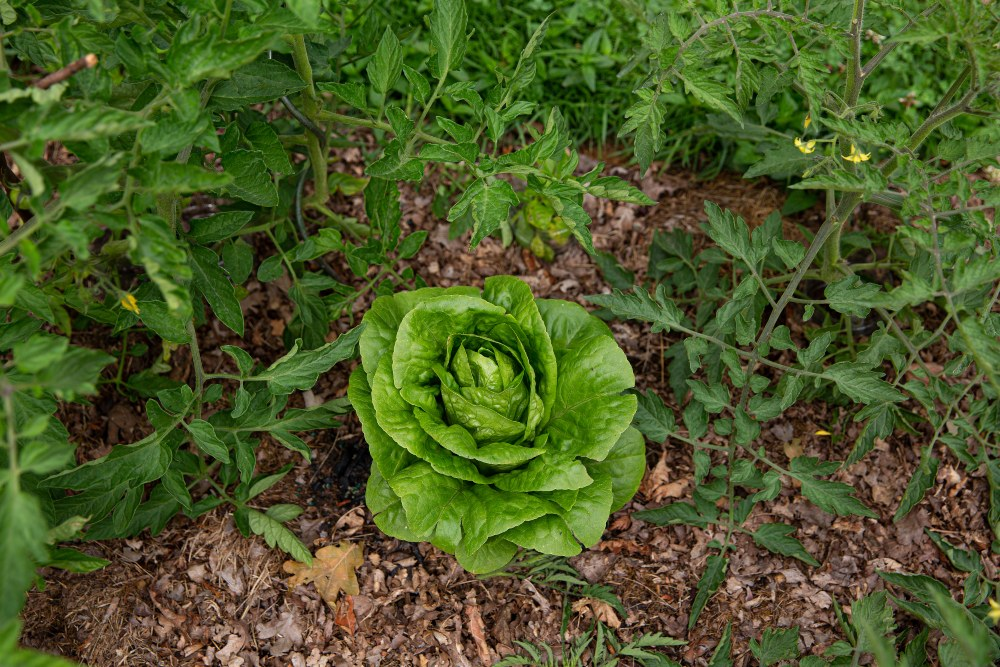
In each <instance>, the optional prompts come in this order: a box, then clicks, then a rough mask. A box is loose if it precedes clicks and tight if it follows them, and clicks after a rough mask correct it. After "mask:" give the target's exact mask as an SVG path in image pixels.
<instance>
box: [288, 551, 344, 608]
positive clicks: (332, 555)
mask: <svg viewBox="0 0 1000 667" xmlns="http://www.w3.org/2000/svg"><path fill="white" fill-rule="evenodd" d="M363 562H364V558H363V556H362V553H361V547H360V546H359V545H357V544H350V543H348V542H340V543H338V544H331V545H330V546H326V547H323V548H322V549H320V550H319V551H317V552H316V554H315V555H314V556H313V564H312V565H305V564H303V563H299V562H298V561H294V560H289V561H285V564H284V565H283V566H282V569H284V570H285V572H288V573H289V574H291V575H293V576H292V577H291V578H290V579H289V580H288V587H289V588H294V587H296V586H301V585H303V584H308V583H310V582H312V583H315V584H316V590H317V591H318V592H319V594H320V597H322V598H323V600H324V601H326V603H327V604H328V605H330V608H331V609H336V604H337V594H338V593H340V591H344V593H345V594H347V595H357V594H358V592H359V589H358V577H357V573H356V570H357V569H358V568H359V567H361V564H362V563H363Z"/></svg>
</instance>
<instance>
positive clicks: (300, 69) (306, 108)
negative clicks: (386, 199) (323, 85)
mask: <svg viewBox="0 0 1000 667" xmlns="http://www.w3.org/2000/svg"><path fill="white" fill-rule="evenodd" d="M290 41H291V44H292V61H293V62H294V64H295V71H296V72H297V73H298V75H299V76H300V77H302V80H303V81H305V82H306V87H305V89H304V90H303V91H302V96H301V97H302V113H303V114H305V116H306V117H307V118H309V120H311V121H313V122H314V123H315V122H316V120H317V118H318V117H317V112H318V111H319V98H318V97H317V96H316V86H315V84H314V83H313V71H312V64H310V62H309V52H308V51H307V50H306V38H305V36H304V35H293V36H292V37H291V40H290ZM306 148H307V149H308V151H309V162H310V164H312V168H313V199H314V200H315V201H316V202H317V203H319V204H326V200H327V199H329V198H330V189H329V185H328V184H327V181H326V151H325V150H324V148H323V144H322V143H321V142H320V140H319V137H317V136H316V135H315V134H313V133H312V132H307V133H306Z"/></svg>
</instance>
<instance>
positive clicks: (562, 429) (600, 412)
mask: <svg viewBox="0 0 1000 667" xmlns="http://www.w3.org/2000/svg"><path fill="white" fill-rule="evenodd" d="M539 306H540V310H541V313H542V317H543V319H544V320H545V325H546V327H547V328H548V330H549V331H550V332H551V336H552V340H553V342H554V343H555V350H556V359H557V363H558V365H559V378H558V383H557V386H556V401H555V405H554V406H553V409H552V418H551V419H550V420H549V422H548V423H547V424H546V425H545V427H544V431H545V432H546V433H548V435H549V443H550V449H553V450H555V451H559V452H561V453H563V454H565V455H567V456H573V457H578V456H585V457H587V458H591V459H596V460H601V459H603V458H604V457H605V456H607V453H608V451H610V449H611V447H612V446H614V444H615V443H616V442H617V441H618V438H619V436H621V434H622V433H623V432H624V431H625V429H626V428H628V426H629V424H630V423H631V420H632V415H634V414H635V411H636V406H637V400H636V398H635V396H633V395H631V394H625V395H623V394H622V392H624V391H625V390H626V389H630V388H632V387H634V386H635V375H634V374H633V373H632V366H631V365H630V364H629V363H628V359H627V358H626V357H625V353H624V352H622V350H621V348H620V347H618V344H617V343H616V342H615V339H614V338H613V337H612V335H611V330H610V329H608V328H607V326H606V325H605V324H604V323H603V322H601V321H600V320H598V319H597V318H595V317H594V316H593V315H591V314H590V313H588V312H587V311H586V310H584V309H583V308H582V307H581V306H578V305H576V304H571V303H567V302H562V301H550V300H541V299H540V300H539ZM595 323H596V324H595Z"/></svg>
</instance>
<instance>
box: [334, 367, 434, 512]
mask: <svg viewBox="0 0 1000 667" xmlns="http://www.w3.org/2000/svg"><path fill="white" fill-rule="evenodd" d="M347 398H348V399H350V401H351V405H353V406H354V411H355V412H356V413H357V414H358V419H360V420H361V432H362V433H364V435H365V442H367V443H368V451H369V452H370V453H371V456H372V463H373V464H374V465H375V466H377V468H378V472H379V473H381V475H382V477H392V476H393V475H395V474H396V473H397V472H399V471H400V470H402V469H403V468H405V467H407V466H409V465H411V464H412V463H413V462H414V461H416V460H417V458H416V457H415V456H413V455H412V454H410V453H409V452H408V451H407V450H406V449H404V448H402V447H400V446H399V445H398V444H397V443H396V441H395V440H393V439H392V438H391V437H389V435H388V434H387V433H386V432H385V431H383V430H382V427H380V426H379V425H378V420H376V418H375V406H373V405H372V388H371V386H369V384H368V377H367V376H366V375H365V372H364V369H363V368H361V367H360V366H359V367H358V368H355V369H354V372H353V373H351V379H350V384H349V385H348V386H347ZM372 511H373V512H375V511H376V510H372Z"/></svg>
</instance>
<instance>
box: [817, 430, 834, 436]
mask: <svg viewBox="0 0 1000 667" xmlns="http://www.w3.org/2000/svg"><path fill="white" fill-rule="evenodd" d="M813 435H833V433H830V432H829V431H824V430H823V429H820V430H818V431H816V433H814V434H813Z"/></svg>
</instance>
